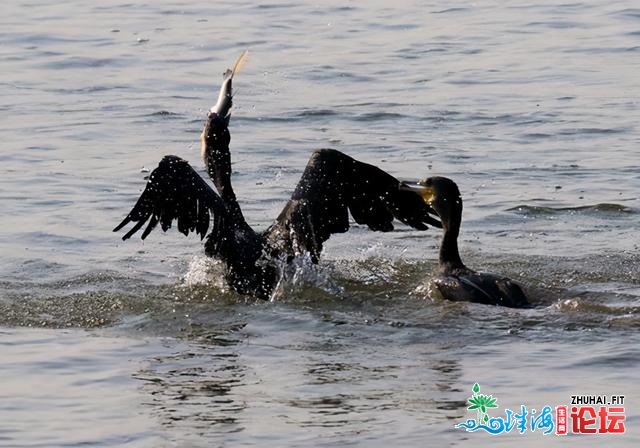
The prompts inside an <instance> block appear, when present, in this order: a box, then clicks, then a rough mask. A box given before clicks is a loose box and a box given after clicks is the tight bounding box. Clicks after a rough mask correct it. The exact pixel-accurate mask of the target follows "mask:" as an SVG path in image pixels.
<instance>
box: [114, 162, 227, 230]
mask: <svg viewBox="0 0 640 448" xmlns="http://www.w3.org/2000/svg"><path fill="white" fill-rule="evenodd" d="M211 214H213V215H215V216H216V217H217V219H216V223H218V224H217V225H216V226H214V229H213V231H217V232H219V231H220V230H221V227H222V225H223V223H224V218H225V216H226V214H227V211H226V208H225V206H224V203H223V202H222V199H220V197H219V196H218V194H217V193H216V192H215V191H213V189H212V188H211V187H210V186H209V185H208V184H207V183H206V182H205V181H204V180H203V179H202V178H201V177H200V176H199V175H198V173H196V171H195V170H194V169H193V168H192V167H191V166H190V165H189V163H188V162H187V161H185V160H183V159H181V158H179V157H176V156H165V157H164V158H163V159H162V160H161V161H160V164H159V165H158V167H157V168H156V169H155V170H153V172H152V173H151V175H150V176H149V181H148V182H147V186H146V187H145V189H144V191H143V192H142V194H141V195H140V198H139V199H138V201H137V202H136V204H135V205H134V206H133V208H132V209H131V211H130V212H129V214H128V215H127V216H126V217H125V218H124V219H123V220H122V222H121V223H120V224H118V225H117V226H116V227H115V229H113V231H114V232H117V231H119V230H120V229H122V228H123V227H124V226H126V225H127V224H129V223H130V222H133V223H135V224H134V226H133V227H132V228H131V229H130V230H129V231H128V232H127V233H126V234H125V235H124V236H123V237H122V239H123V240H126V239H128V238H130V237H131V236H133V235H134V234H135V233H136V232H138V230H140V229H141V228H142V226H143V225H144V224H146V223H147V222H148V224H147V227H146V228H145V230H144V232H142V235H141V238H142V239H143V240H144V239H145V238H146V237H147V236H148V235H149V234H150V233H151V231H152V230H153V229H154V228H155V227H156V226H157V225H158V223H159V224H160V227H161V228H162V230H163V231H165V232H166V231H167V230H169V229H170V228H171V226H172V224H173V222H174V221H177V225H178V231H180V232H181V233H183V234H185V235H188V234H189V233H190V232H195V233H196V234H198V235H200V238H201V239H202V238H204V237H205V235H206V234H207V230H209V226H210V221H211Z"/></svg>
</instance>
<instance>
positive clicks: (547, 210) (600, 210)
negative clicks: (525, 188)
mask: <svg viewBox="0 0 640 448" xmlns="http://www.w3.org/2000/svg"><path fill="white" fill-rule="evenodd" d="M507 211H509V212H517V213H520V214H524V215H531V216H543V215H565V214H570V215H573V214H584V215H609V216H619V215H630V214H636V213H638V211H637V210H636V209H634V208H631V207H627V206H626V205H622V204H615V203H607V202H603V203H598V204H593V205H581V206H575V207H549V206H539V205H527V204H523V205H517V206H515V207H512V208H509V209H507Z"/></svg>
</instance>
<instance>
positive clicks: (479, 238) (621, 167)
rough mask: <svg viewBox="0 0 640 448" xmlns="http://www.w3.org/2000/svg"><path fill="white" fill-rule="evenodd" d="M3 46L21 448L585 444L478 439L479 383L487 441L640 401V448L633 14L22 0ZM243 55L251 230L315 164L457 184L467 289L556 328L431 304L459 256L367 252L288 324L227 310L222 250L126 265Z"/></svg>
mask: <svg viewBox="0 0 640 448" xmlns="http://www.w3.org/2000/svg"><path fill="white" fill-rule="evenodd" d="M0 42H1V43H2V45H0V55H1V58H0V68H1V70H0V73H1V74H0V93H1V95H2V100H1V101H0V111H1V112H2V116H3V119H2V121H1V122H0V136H1V138H2V144H1V145H0V164H1V166H2V175H1V176H0V209H1V210H2V218H1V220H0V222H1V224H2V225H1V226H0V251H1V254H2V263H0V346H1V348H0V350H1V351H0V353H1V354H2V358H3V361H2V364H1V365H0V397H1V398H2V400H0V417H1V420H2V421H3V422H4V423H3V424H2V425H0V444H1V445H3V446H12V447H23V446H24V447H26V446H29V447H34V446H43V447H44V446H47V447H51V446H65V447H67V446H97V447H109V446H131V447H147V446H148V447H157V446H194V447H195V446H202V447H205V446H206V447H209V446H266V447H282V446H318V447H321V446H326V447H329V446H331V447H343V446H373V447H378V446H390V445H393V446H425V444H426V443H427V441H428V442H429V445H433V446H458V445H471V444H474V445H486V446H513V445H514V444H516V443H517V444H519V445H522V446H539V445H540V443H541V440H544V442H545V443H546V442H547V441H549V438H550V437H551V443H553V444H558V445H570V444H574V443H576V442H577V441H576V438H575V437H566V438H557V437H555V436H546V438H544V439H541V438H542V437H545V436H542V435H541V434H540V433H539V432H538V431H537V432H535V433H531V432H530V431H528V432H527V433H525V434H524V435H518V434H515V433H511V434H509V435H502V436H496V437H490V436H488V435H483V434H478V433H473V434H468V433H466V432H464V431H463V430H461V429H454V424H455V423H458V422H461V421H464V420H466V419H467V418H473V417H474V415H472V414H473V412H471V411H467V410H466V407H467V406H468V404H466V400H467V398H468V397H469V396H470V395H471V394H470V392H471V387H472V386H473V384H474V383H475V382H479V383H480V384H481V386H482V390H483V392H486V393H488V394H492V395H494V396H497V397H498V398H499V400H498V403H499V405H500V408H499V409H498V410H496V411H495V412H496V413H494V414H492V416H494V415H499V414H500V413H502V412H503V410H504V409H505V408H511V409H519V407H520V405H521V404H524V405H526V406H527V407H528V408H536V409H542V407H543V406H546V405H549V406H552V407H553V406H557V405H562V404H569V402H570V396H571V395H575V394H581V395H585V394H598V395H604V394H607V395H618V394H622V395H626V402H625V404H626V416H627V421H626V427H627V432H626V434H624V435H620V436H615V439H612V438H613V437H614V436H602V437H608V439H607V442H608V443H614V444H615V446H637V444H638V442H639V441H640V430H639V429H638V427H640V411H639V409H640V408H639V407H638V402H639V400H640V388H638V385H637V372H638V368H639V367H640V355H639V352H638V344H639V343H640V337H639V335H638V329H639V328H640V317H639V310H640V255H639V245H640V236H639V234H638V229H640V199H639V195H638V192H639V191H640V168H639V163H638V162H639V154H640V133H639V132H638V129H639V128H638V123H639V122H640V107H639V106H640V105H639V103H638V101H639V100H638V98H639V96H638V95H639V92H640V77H639V76H638V73H640V9H638V5H637V4H635V2H632V1H628V0H627V1H613V2H611V1H609V2H604V1H587V2H578V3H564V4H557V3H556V4H554V2H534V3H523V2H511V1H507V2H479V3H476V4H473V5H470V4H469V3H468V2H440V3H438V2H411V1H407V2H403V1H401V2H395V3H393V4H391V3H389V2H382V1H375V2H367V3H366V5H365V4H360V3H349V2H337V1H329V2H320V3H318V2H307V1H299V2H281V1H279V0H276V1H273V2H268V3H252V2H247V3H243V2H198V1H191V2H184V1H181V0H176V1H173V2H164V1H158V2H148V3H137V2H128V3H123V2H117V1H110V0H108V1H103V2H100V4H99V5H98V4H95V5H94V4H88V3H87V2H62V3H60V2H52V1H19V0H8V1H5V2H4V3H3V14H2V18H0ZM245 48H249V49H250V58H249V61H248V64H247V66H246V68H245V71H244V72H243V73H241V74H240V76H239V77H238V78H237V82H236V83H235V86H236V88H237V96H236V101H235V104H234V112H233V117H232V121H231V127H230V131H231V135H232V142H231V143H232V144H231V149H232V157H233V161H234V178H233V181H234V186H235V188H236V193H237V194H238V196H239V198H240V200H241V204H242V206H243V209H244V211H245V214H246V215H247V219H248V221H249V222H250V223H252V224H255V226H256V227H257V228H260V229H263V228H266V227H267V226H268V225H269V224H270V223H271V221H272V219H274V218H275V216H276V215H277V213H278V212H279V210H280V208H281V207H282V205H283V204H284V202H285V201H286V199H287V198H288V196H289V195H290V193H291V191H292V189H293V188H294V186H295V184H296V182H297V180H298V179H299V177H300V174H301V172H302V169H303V168H304V165H305V163H306V161H307V159H308V157H309V155H310V153H311V151H312V150H313V149H316V148H321V147H333V148H336V149H339V150H342V151H344V152H347V153H348V154H350V155H353V156H354V157H357V158H359V159H361V160H363V161H367V162H370V163H374V164H377V165H379V166H381V167H382V168H383V169H385V170H387V171H389V172H391V173H393V174H395V175H397V176H398V177H406V178H416V177H425V176H429V175H445V176H448V177H451V178H453V179H454V180H455V181H456V182H457V183H458V184H459V185H460V188H461V191H462V194H463V198H464V200H465V210H464V215H463V228H462V234H461V239H460V246H461V249H462V255H463V258H464V259H465V261H466V262H467V264H468V265H470V266H472V267H475V268H478V269H480V270H486V271H492V272H499V273H502V274H505V275H508V276H510V277H512V278H515V279H517V280H519V281H520V282H522V283H523V284H524V285H525V286H526V287H527V289H528V290H529V293H530V295H531V297H532V298H533V302H534V303H535V305H536V306H535V307H534V308H532V309H528V310H509V309H500V308H494V307H487V306H482V305H474V304H461V303H446V302H433V301H430V300H429V299H425V297H424V292H423V291H424V285H425V284H426V282H427V281H428V279H429V278H430V276H431V275H432V273H433V271H434V268H435V262H436V261H435V260H436V254H437V247H438V243H439V232H438V231H437V230H436V229H430V230H429V231H427V232H416V231H412V230H410V229H407V228H406V227H403V226H398V231H397V232H395V233H392V234H374V233H370V232H368V231H366V229H364V228H362V227H358V226H355V227H353V228H352V230H351V231H350V232H349V233H348V234H346V235H338V236H336V237H334V238H332V239H331V240H330V241H329V242H328V243H327V245H326V249H327V250H326V252H325V254H324V258H323V262H322V263H321V265H320V266H319V267H318V268H316V269H311V268H308V267H302V268H301V269H300V270H299V271H298V272H297V274H296V276H295V278H293V279H292V280H291V281H290V282H288V283H287V284H286V285H284V287H283V290H282V291H281V293H280V295H279V297H278V299H277V300H276V301H275V302H270V303H257V302H255V301H254V300H251V299H247V298H244V297H239V296H237V295H235V294H233V293H230V292H228V291H226V290H225V288H224V287H223V285H222V283H221V282H220V267H219V266H218V265H216V264H215V263H213V262H210V261H208V260H206V259H205V257H204V256H203V254H202V246H201V243H200V241H199V240H198V239H197V238H194V237H192V238H185V237H183V236H182V235H180V234H178V233H177V232H175V231H173V232H169V233H167V234H162V233H161V232H156V233H154V234H153V235H151V236H150V237H149V238H148V239H147V240H146V241H145V242H144V243H142V242H141V241H140V240H130V241H127V242H125V243H123V242H122V241H120V239H119V236H118V235H116V234H113V233H112V232H111V229H112V228H113V227H114V225H115V224H117V223H118V222H119V221H120V220H121V219H122V217H123V216H124V215H125V214H126V213H127V212H128V210H129V209H130V207H131V206H132V204H133V203H134V201H135V200H136V199H137V196H138V194H139V193H140V191H141V190H142V188H144V184H145V180H144V177H145V176H146V175H147V173H148V170H150V169H153V168H154V167H155V165H156V164H157V162H158V161H159V160H160V158H161V157H162V156H163V155H164V154H176V155H179V156H181V157H183V158H186V159H187V160H190V161H191V162H192V163H193V164H194V165H196V166H199V165H200V162H199V141H198V139H199V133H200V130H201V126H202V123H203V119H204V115H205V113H206V110H207V109H208V108H209V107H210V106H211V105H212V104H213V103H214V102H215V99H216V97H217V89H218V86H219V82H220V79H221V73H222V71H223V70H224V69H225V68H226V67H227V66H229V65H230V64H231V63H232V62H233V61H234V60H235V58H236V57H237V55H238V54H239V53H240V52H241V51H242V50H243V49H245ZM598 440H600V439H598ZM609 440H611V442H609ZM583 441H584V443H586V444H588V445H589V444H592V443H594V440H591V439H589V440H587V439H586V438H583V439H581V440H580V441H579V442H580V443H581V444H582V442H583Z"/></svg>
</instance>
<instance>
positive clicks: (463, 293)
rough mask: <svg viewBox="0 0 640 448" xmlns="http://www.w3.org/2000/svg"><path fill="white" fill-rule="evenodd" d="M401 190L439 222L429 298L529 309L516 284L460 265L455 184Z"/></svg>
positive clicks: (427, 183) (435, 182)
mask: <svg viewBox="0 0 640 448" xmlns="http://www.w3.org/2000/svg"><path fill="white" fill-rule="evenodd" d="M401 189H402V190H403V191H413V192H415V193H418V195H420V196H422V198H423V200H424V202H425V203H427V204H429V205H430V206H431V207H432V208H433V210H435V212H436V213H437V214H438V216H439V217H440V220H441V222H442V228H443V235H442V242H441V244H440V252H439V256H438V267H439V273H438V275H437V276H436V277H435V278H433V279H432V280H431V283H430V285H429V286H430V287H429V289H430V295H431V296H433V297H438V298H444V299H448V300H454V301H467V302H476V303H484V304H491V305H502V306H507V307H512V308H521V307H526V306H528V305H529V302H528V300H527V297H526V295H525V293H524V291H523V290H522V288H521V287H520V286H519V285H518V284H517V283H515V282H513V281H512V280H510V279H508V278H506V277H503V276H499V275H495V274H488V273H484V272H476V271H474V270H472V269H469V268H468V267H466V266H465V265H464V263H463V262H462V259H461V258H460V252H459V251H458V235H459V233H460V224H461V222H462V197H461V195H460V190H459V189H458V186H457V185H456V183H455V182H454V181H452V180H451V179H448V178H446V177H430V178H428V179H425V180H423V181H420V182H418V183H415V184H410V183H407V182H404V183H403V184H402V186H401Z"/></svg>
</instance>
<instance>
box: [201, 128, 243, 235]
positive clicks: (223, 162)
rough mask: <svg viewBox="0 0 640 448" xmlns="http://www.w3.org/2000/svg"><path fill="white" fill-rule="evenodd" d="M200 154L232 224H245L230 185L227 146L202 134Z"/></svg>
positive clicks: (229, 160)
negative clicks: (231, 219)
mask: <svg viewBox="0 0 640 448" xmlns="http://www.w3.org/2000/svg"><path fill="white" fill-rule="evenodd" d="M227 132H228V131H227ZM227 135H228V134H227ZM212 137H213V138H212ZM227 141H228V140H227ZM202 152H203V158H204V162H205V165H206V166H207V173H208V174H209V177H210V178H211V180H212V181H213V184H214V185H215V186H216V189H217V190H218V193H219V194H220V197H221V198H222V200H223V201H224V203H225V205H226V206H227V210H228V211H229V212H230V213H231V215H232V216H233V220H234V223H237V224H240V223H243V224H246V221H245V219H244V216H243V215H242V210H241V209H240V204H238V200H237V199H236V194H235V192H234V191H233V187H232V185H231V154H230V152H229V146H228V144H224V143H223V142H220V141H219V140H218V139H217V138H215V136H208V135H205V134H204V133H203V136H202Z"/></svg>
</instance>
